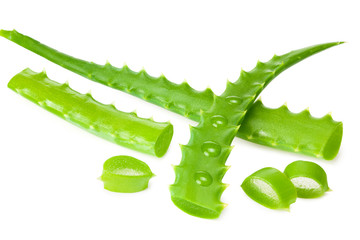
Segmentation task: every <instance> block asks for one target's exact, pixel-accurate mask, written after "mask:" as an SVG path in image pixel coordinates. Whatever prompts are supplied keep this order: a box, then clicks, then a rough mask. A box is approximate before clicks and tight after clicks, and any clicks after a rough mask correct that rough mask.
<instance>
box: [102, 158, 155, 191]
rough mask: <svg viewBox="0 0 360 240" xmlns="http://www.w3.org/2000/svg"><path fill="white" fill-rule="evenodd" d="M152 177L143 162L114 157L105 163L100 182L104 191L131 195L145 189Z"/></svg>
mask: <svg viewBox="0 0 360 240" xmlns="http://www.w3.org/2000/svg"><path fill="white" fill-rule="evenodd" d="M153 176H154V174H153V173H152V172H151V170H150V168H149V166H148V165H147V164H146V163H144V162H143V161H140V160H138V159H136V158H133V157H130V156H115V157H112V158H109V159H108V160H106V161H105V163H104V166H103V173H102V176H101V180H102V181H103V182H104V188H105V189H106V190H109V191H112V192H122V193H132V192H139V191H142V190H144V189H146V188H147V187H148V183H149V180H150V178H152V177H153Z"/></svg>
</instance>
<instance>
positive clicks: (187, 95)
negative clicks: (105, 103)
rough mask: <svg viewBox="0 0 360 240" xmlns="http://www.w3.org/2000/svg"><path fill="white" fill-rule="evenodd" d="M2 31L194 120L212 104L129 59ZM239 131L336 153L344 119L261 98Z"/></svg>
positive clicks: (276, 143) (208, 95)
mask: <svg viewBox="0 0 360 240" xmlns="http://www.w3.org/2000/svg"><path fill="white" fill-rule="evenodd" d="M0 36H3V37H5V38H7V39H9V40H11V41H13V42H15V43H17V44H19V45H20V46H22V47H24V48H26V49H28V50H30V51H32V52H34V53H37V54H39V55H40V56H42V57H44V58H46V59H48V60H50V61H52V62H54V63H56V64H58V65H60V66H62V67H64V68H66V69H68V70H70V71H73V72H75V73H77V74H80V75H82V76H84V77H85V78H88V79H90V80H93V81H95V82H98V83H101V84H104V85H106V86H109V87H112V88H115V89H118V90H121V91H124V92H128V93H129V94H131V95H134V96H137V97H139V98H142V99H144V100H146V101H148V102H151V103H154V104H156V105H158V106H161V107H164V108H166V109H169V110H170V111H173V112H175V113H178V114H181V115H183V116H185V117H188V118H190V119H193V120H195V121H200V109H203V110H208V109H209V108H210V107H211V104H212V102H213V100H214V98H215V95H214V93H213V92H212V91H211V90H210V89H206V90H205V91H196V90H194V89H192V88H191V87H190V86H189V85H188V84H187V83H186V82H183V83H182V84H175V83H172V82H170V81H168V80H167V79H166V77H165V76H160V77H158V78H154V77H151V76H149V75H148V74H147V73H146V72H145V71H144V70H143V71H140V72H134V71H132V70H130V69H129V68H128V67H127V66H126V65H125V66H124V67H123V68H116V67H113V66H111V65H110V64H109V63H107V64H105V65H98V64H95V63H92V62H91V63H90V62H87V61H83V60H80V59H77V58H74V57H71V56H69V55H66V54H64V53H61V52H58V51H56V50H55V49H53V48H50V47H48V46H46V45H44V44H41V43H40V42H38V41H36V40H34V39H32V38H30V37H28V36H24V35H22V34H21V33H18V32H17V31H15V30H13V31H6V30H1V31H0ZM237 136H238V137H240V138H243V139H245V140H247V141H251V142H254V143H258V144H262V145H266V146H270V147H274V148H277V149H283V150H287V151H291V152H298V153H302V154H306V155H311V156H314V157H318V158H325V159H333V158H334V157H335V156H336V154H337V153H338V150H339V148H340V144H341V136H342V123H341V122H336V121H334V120H333V119H332V118H331V117H330V116H325V117H324V118H320V119H316V118H313V117H311V116H310V115H309V114H302V115H301V114H294V113H291V112H290V111H288V109H286V108H285V107H281V108H279V109H270V108H266V107H265V106H264V105H263V104H262V103H261V102H260V101H257V102H256V104H254V105H253V106H252V107H250V109H249V110H248V113H247V114H246V117H245V119H244V122H243V124H242V125H241V127H240V129H239V131H238V134H237Z"/></svg>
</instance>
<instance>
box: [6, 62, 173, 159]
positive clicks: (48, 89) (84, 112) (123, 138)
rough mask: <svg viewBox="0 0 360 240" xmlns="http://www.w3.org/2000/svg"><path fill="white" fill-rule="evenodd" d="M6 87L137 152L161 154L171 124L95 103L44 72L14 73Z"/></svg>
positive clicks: (67, 119) (171, 129)
mask: <svg viewBox="0 0 360 240" xmlns="http://www.w3.org/2000/svg"><path fill="white" fill-rule="evenodd" d="M8 87H9V88H10V89H12V90H14V91H15V92H17V93H18V94H20V95H21V96H23V97H25V98H27V99H29V100H30V101H32V102H34V103H36V104H37V105H39V106H41V107H42V108H44V109H46V110H48V111H49V112H52V113H54V114H55V115H57V116H59V117H61V118H63V119H65V120H66V121H68V122H70V123H72V124H74V125H76V126H78V127H81V128H83V129H85V130H87V131H88V132H90V133H93V134H95V135H97V136H99V137H102V138H104V139H107V140H109V141H111V142H114V143H116V144H119V145H121V146H124V147H128V148H131V149H134V150H137V151H140V152H144V153H148V154H151V155H155V156H158V157H160V156H163V155H164V154H165V153H166V151H167V149H168V147H169V144H170V141H171V138H172V134H173V126H172V125H171V124H170V123H169V122H165V123H158V122H154V121H153V120H151V119H144V118H140V117H138V116H137V115H136V113H135V112H131V113H126V112H121V111H119V110H117V109H116V108H115V106H114V105H113V104H109V105H105V104H102V103H99V102H97V101H96V100H95V99H94V98H93V97H92V96H91V94H90V93H87V94H80V93H78V92H76V91H74V90H73V89H71V88H70V87H69V85H68V84H67V83H64V84H60V83H57V82H55V81H52V80H50V79H49V78H48V77H47V76H46V74H45V72H41V73H36V72H33V71H32V70H30V69H25V70H24V71H22V72H20V73H18V74H17V75H15V76H14V77H13V78H12V79H11V80H10V82H9V84H8Z"/></svg>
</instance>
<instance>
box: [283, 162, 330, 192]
mask: <svg viewBox="0 0 360 240" xmlns="http://www.w3.org/2000/svg"><path fill="white" fill-rule="evenodd" d="M284 173H285V175H286V176H287V177H288V178H289V179H290V180H291V182H292V183H293V184H294V186H295V188H296V191H297V195H298V197H300V198H317V197H320V196H322V195H324V193H325V192H326V191H328V190H329V186H328V181H327V176H326V172H325V171H324V169H323V168H322V167H320V166H319V165H318V164H316V163H314V162H309V161H302V160H299V161H295V162H292V163H290V164H289V165H288V166H287V167H286V168H285V171H284Z"/></svg>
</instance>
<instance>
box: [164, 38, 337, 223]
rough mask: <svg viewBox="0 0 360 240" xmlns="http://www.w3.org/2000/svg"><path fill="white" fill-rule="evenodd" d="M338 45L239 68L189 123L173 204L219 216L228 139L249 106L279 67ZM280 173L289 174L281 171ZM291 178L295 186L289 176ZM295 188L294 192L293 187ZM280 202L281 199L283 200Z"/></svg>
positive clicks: (199, 214)
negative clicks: (192, 124) (194, 121)
mask: <svg viewBox="0 0 360 240" xmlns="http://www.w3.org/2000/svg"><path fill="white" fill-rule="evenodd" d="M338 44H340V43H325V44H319V45H315V46H311V47H307V48H303V49H299V50H295V51H292V52H289V53H287V54H284V55H281V56H276V55H275V56H274V57H273V58H271V59H270V60H269V61H268V62H265V63H263V62H260V61H259V62H258V63H257V65H256V67H255V68H254V69H253V70H251V71H249V72H245V71H241V73H240V77H239V79H238V80H237V81H236V82H234V83H231V82H228V84H227V86H226V89H225V91H224V93H223V94H222V95H221V96H218V97H217V96H216V97H215V98H214V102H213V104H212V106H211V108H210V109H209V110H207V111H204V112H201V114H200V116H201V118H200V123H199V124H198V125H197V126H196V127H191V128H190V134H191V137H190V140H189V142H188V144H187V145H186V146H182V148H181V149H182V159H181V162H180V164H179V165H178V166H176V167H175V174H176V175H175V176H176V177H175V182H174V184H173V185H171V186H170V193H171V199H172V201H173V202H174V204H175V205H176V206H177V207H178V208H180V209H181V210H183V211H184V212H186V213H188V214H190V215H194V216H197V217H202V218H217V217H219V216H220V214H221V211H222V210H223V208H224V207H225V204H223V203H222V202H221V201H220V198H221V195H222V192H223V191H224V190H225V188H226V185H225V184H223V183H222V178H223V176H224V174H225V173H226V171H227V169H228V167H227V166H225V162H226V160H227V157H228V156H229V154H230V151H231V146H230V144H231V142H232V140H233V138H234V137H235V135H236V133H237V131H238V129H239V127H240V124H241V122H242V120H243V119H244V117H245V115H246V112H247V111H248V109H249V107H250V106H251V105H252V104H253V102H254V100H255V99H256V97H257V96H258V95H259V94H260V93H261V91H262V90H263V89H264V88H265V87H266V86H267V85H268V84H269V83H270V82H271V81H272V80H273V79H274V78H275V77H276V76H277V75H279V74H280V73H281V72H283V71H284V70H286V69H287V68H289V67H291V66H292V65H294V64H296V63H298V62H300V61H301V60H303V59H305V58H307V57H309V56H312V55H313V54H315V53H318V52H321V51H323V50H325V49H328V48H330V47H333V46H336V45H338ZM281 175H282V176H283V177H284V178H285V179H287V178H286V176H285V175H284V174H283V173H281ZM275 176H277V175H275ZM287 181H288V183H290V186H292V187H293V185H292V183H291V181H290V180H289V179H287ZM276 183H277V182H276ZM293 190H294V192H295V188H294V187H293ZM295 196H296V192H295ZM285 202H286V201H285ZM280 203H281V204H282V203H283V201H282V200H281V199H280V202H279V204H280Z"/></svg>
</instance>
